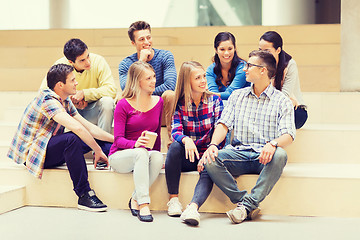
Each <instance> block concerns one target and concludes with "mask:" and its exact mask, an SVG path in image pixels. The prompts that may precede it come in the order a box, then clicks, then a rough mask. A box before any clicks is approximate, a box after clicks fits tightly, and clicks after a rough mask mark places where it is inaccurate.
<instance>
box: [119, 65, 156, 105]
mask: <svg viewBox="0 0 360 240" xmlns="http://www.w3.org/2000/svg"><path fill="white" fill-rule="evenodd" d="M145 69H149V70H152V71H153V72H154V73H155V70H154V68H153V67H152V66H151V65H150V64H149V63H147V62H143V61H137V62H134V63H133V64H131V66H130V68H129V70H128V74H127V81H126V85H125V88H124V91H123V92H122V94H121V98H130V99H132V98H137V97H138V96H139V94H140V84H139V82H140V78H141V77H142V74H143V73H144V70H145Z"/></svg>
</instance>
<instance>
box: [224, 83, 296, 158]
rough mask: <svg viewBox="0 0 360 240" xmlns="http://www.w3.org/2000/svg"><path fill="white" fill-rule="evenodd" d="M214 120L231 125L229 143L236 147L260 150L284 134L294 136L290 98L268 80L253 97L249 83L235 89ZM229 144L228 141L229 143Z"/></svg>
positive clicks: (292, 109)
mask: <svg viewBox="0 0 360 240" xmlns="http://www.w3.org/2000/svg"><path fill="white" fill-rule="evenodd" d="M218 123H223V124H224V125H226V126H227V127H228V129H229V130H231V129H233V128H234V140H233V142H232V145H233V146H235V148H236V149H237V150H248V149H253V150H254V151H256V152H261V150H262V148H263V147H264V145H265V144H266V143H267V142H269V141H271V140H273V139H275V138H278V137H280V136H282V135H284V134H289V135H290V136H291V137H292V138H293V139H295V124H294V108H293V106H292V103H291V100H290V99H289V98H288V97H286V96H285V95H284V94H283V93H282V92H280V91H278V90H277V89H275V87H274V86H273V85H272V84H270V85H269V86H268V87H267V88H266V89H265V90H264V91H263V92H262V93H261V94H260V96H259V97H257V96H256V95H255V93H254V90H253V85H251V87H246V88H242V89H238V90H235V91H234V92H233V93H232V94H231V96H230V98H229V100H228V102H227V105H226V107H225V109H224V111H223V113H222V115H221V118H220V120H219V121H218ZM230 147H231V145H230Z"/></svg>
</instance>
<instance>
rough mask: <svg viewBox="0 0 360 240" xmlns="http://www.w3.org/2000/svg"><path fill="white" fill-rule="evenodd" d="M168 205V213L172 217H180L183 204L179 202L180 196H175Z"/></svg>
mask: <svg viewBox="0 0 360 240" xmlns="http://www.w3.org/2000/svg"><path fill="white" fill-rule="evenodd" d="M167 205H168V215H169V216H171V217H179V216H180V215H181V213H182V206H181V203H180V202H179V198H177V197H173V198H171V199H170V201H169V202H168V203H167Z"/></svg>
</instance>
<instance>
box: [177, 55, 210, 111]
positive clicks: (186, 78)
mask: <svg viewBox="0 0 360 240" xmlns="http://www.w3.org/2000/svg"><path fill="white" fill-rule="evenodd" d="M199 68H201V69H203V70H204V71H205V69H204V67H203V66H202V65H201V64H200V63H199V62H196V61H188V62H184V63H183V64H182V65H181V67H180V71H179V76H178V79H177V82H176V88H175V103H174V107H173V110H172V113H173V114H174V112H175V109H176V106H177V104H178V103H179V101H181V100H184V103H185V107H186V109H188V108H189V107H190V106H191V102H192V90H191V84H190V79H191V74H192V72H193V71H194V70H195V69H199ZM210 95H211V93H210V92H209V91H205V92H204V93H203V95H202V96H201V97H202V99H207V98H208V97H209V96H210Z"/></svg>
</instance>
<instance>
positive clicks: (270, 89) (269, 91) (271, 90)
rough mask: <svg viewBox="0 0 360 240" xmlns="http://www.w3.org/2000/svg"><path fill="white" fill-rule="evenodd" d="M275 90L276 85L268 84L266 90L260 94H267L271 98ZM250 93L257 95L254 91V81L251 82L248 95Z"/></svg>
mask: <svg viewBox="0 0 360 240" xmlns="http://www.w3.org/2000/svg"><path fill="white" fill-rule="evenodd" d="M274 91H275V87H274V86H273V85H272V84H271V83H270V84H269V86H267V88H265V90H264V91H263V92H262V93H261V94H260V97H261V96H263V95H264V96H266V97H268V98H271V96H272V95H273V93H274ZM249 94H251V95H253V96H256V94H255V92H254V84H253V83H251V86H250V88H249V90H248V93H247V95H249Z"/></svg>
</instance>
